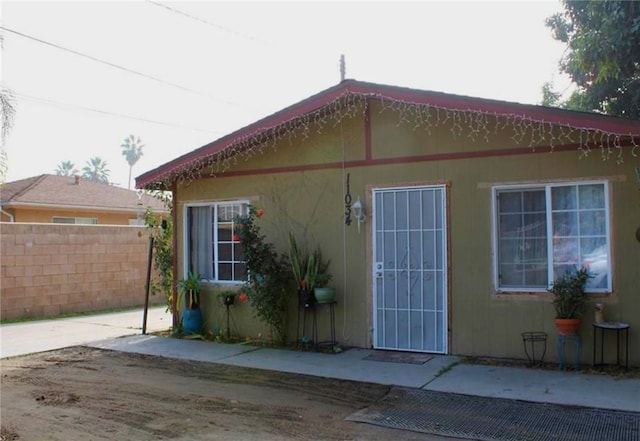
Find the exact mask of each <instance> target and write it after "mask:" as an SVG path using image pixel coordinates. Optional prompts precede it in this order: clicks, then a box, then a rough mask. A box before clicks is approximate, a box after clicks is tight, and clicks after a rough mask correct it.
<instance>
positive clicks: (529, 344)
mask: <svg viewBox="0 0 640 441" xmlns="http://www.w3.org/2000/svg"><path fill="white" fill-rule="evenodd" d="M521 335H522V343H523V345H524V353H525V354H526V355H527V359H528V360H529V366H531V367H533V366H537V367H540V366H542V364H543V363H544V356H545V354H546V353H547V333H546V332H538V331H532V332H523V333H522V334H521ZM536 348H537V349H538V350H537V351H536ZM538 355H539V358H538Z"/></svg>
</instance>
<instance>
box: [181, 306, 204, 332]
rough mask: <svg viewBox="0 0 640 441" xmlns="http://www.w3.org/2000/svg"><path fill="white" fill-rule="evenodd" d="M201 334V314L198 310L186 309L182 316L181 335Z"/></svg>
mask: <svg viewBox="0 0 640 441" xmlns="http://www.w3.org/2000/svg"><path fill="white" fill-rule="evenodd" d="M201 333H202V312H200V309H199V308H196V309H186V310H185V311H184V313H183V314H182V334H183V335H191V334H201Z"/></svg>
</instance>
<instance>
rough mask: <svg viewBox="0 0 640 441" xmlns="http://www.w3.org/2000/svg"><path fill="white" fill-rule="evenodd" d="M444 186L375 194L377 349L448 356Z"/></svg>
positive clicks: (375, 341) (376, 192) (393, 190)
mask: <svg viewBox="0 0 640 441" xmlns="http://www.w3.org/2000/svg"><path fill="white" fill-rule="evenodd" d="M445 196H446V187H445V186H443V185H439V186H426V187H408V188H386V189H377V190H373V218H374V222H373V234H374V237H373V256H374V261H373V287H374V293H373V295H374V297H373V310H374V316H373V324H374V331H373V340H374V347H375V348H376V349H396V350H406V351H416V352H434V353H442V354H445V353H447V240H446V238H447V231H446V228H447V225H446V197H445Z"/></svg>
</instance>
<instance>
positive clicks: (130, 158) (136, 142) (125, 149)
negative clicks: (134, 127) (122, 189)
mask: <svg viewBox="0 0 640 441" xmlns="http://www.w3.org/2000/svg"><path fill="white" fill-rule="evenodd" d="M120 147H122V156H124V158H125V159H126V160H127V163H128V164H129V185H128V187H127V188H129V189H130V188H131V171H132V170H133V166H134V165H136V162H138V160H139V159H140V158H141V157H142V148H143V147H144V144H142V141H140V138H139V137H138V138H136V137H135V136H133V135H129V136H127V137H126V138H125V139H124V142H123V143H122V144H120Z"/></svg>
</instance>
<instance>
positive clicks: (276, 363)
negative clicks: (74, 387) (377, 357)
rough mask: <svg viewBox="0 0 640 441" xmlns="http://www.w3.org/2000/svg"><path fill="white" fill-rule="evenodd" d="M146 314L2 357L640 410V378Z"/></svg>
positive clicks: (33, 331)
mask: <svg viewBox="0 0 640 441" xmlns="http://www.w3.org/2000/svg"><path fill="white" fill-rule="evenodd" d="M170 326H171V316H170V315H169V314H167V313H165V308H164V307H155V308H151V309H150V310H149V316H148V321H147V333H148V334H149V333H152V332H155V331H161V330H166V329H168V328H170ZM141 329H142V310H137V311H130V312H123V313H115V314H101V315H92V316H84V317H76V318H69V319H59V320H47V321H37V322H26V323H17V324H10V325H2V326H0V346H1V347H0V354H1V357H3V358H4V357H10V356H16V355H22V354H29V353H33V352H40V351H47V350H52V349H59V348H63V347H67V346H75V345H86V346H90V347H94V348H100V349H107V350H114V351H122V352H131V353H139V354H147V355H156V356H161V357H169V358H176V359H182V360H193V361H202V362H210V363H222V364H227V365H233V366H243V367H250V368H259V369H269V370H277V371H283V372H291V373H297V374H307V375H316V376H322V377H328V378H336V379H344V380H353V381H365V382H372V383H378V384H386V385H395V386H401V387H410V388H419V389H423V390H431V391H439V392H450V393H457V394H465V395H477V396H484V397H495V398H511V399H518V400H525V401H532V402H542V403H553V404H565V405H572V406H585V407H593V408H602V409H614V410H623V411H631V412H640V379H615V378H612V377H610V376H607V375H593V374H592V375H589V374H583V373H580V372H571V371H569V372H563V371H554V370H543V369H528V368H511V367H497V366H486V365H473V364H460V363H459V361H460V359H459V357H455V356H443V355H436V356H434V357H433V358H432V359H431V360H429V361H427V362H426V363H424V364H408V363H397V362H384V361H371V360H367V359H365V358H367V357H368V356H369V355H371V354H373V353H374V352H376V351H373V350H370V349H349V350H346V351H344V352H342V353H339V354H326V353H319V352H310V351H292V350H285V349H267V348H259V347H254V346H250V345H242V344H221V343H212V342H203V341H197V340H181V339H175V338H167V337H158V336H155V335H148V334H147V335H142V332H141Z"/></svg>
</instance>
